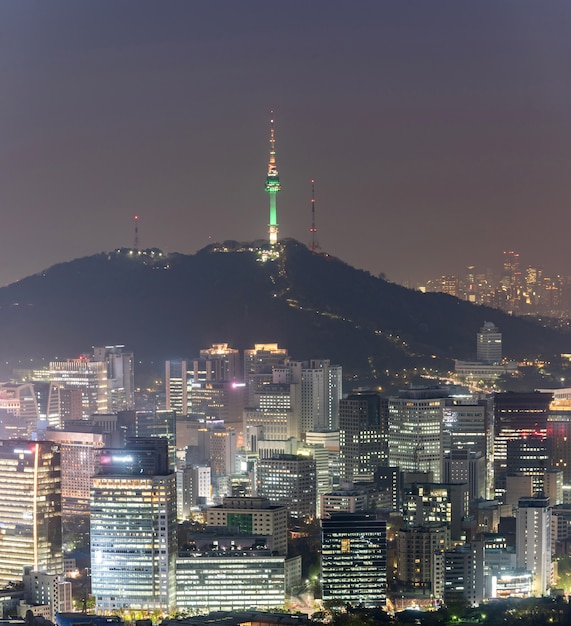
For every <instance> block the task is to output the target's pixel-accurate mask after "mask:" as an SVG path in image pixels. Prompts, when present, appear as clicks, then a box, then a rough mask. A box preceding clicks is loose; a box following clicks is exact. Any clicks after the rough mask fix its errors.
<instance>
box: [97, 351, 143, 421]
mask: <svg viewBox="0 0 571 626" xmlns="http://www.w3.org/2000/svg"><path fill="white" fill-rule="evenodd" d="M124 348H125V346H105V347H99V348H93V360H94V361H100V362H102V363H105V365H106V366H107V384H108V393H109V397H108V409H107V410H109V411H126V410H128V409H134V408H135V358H134V356H133V353H132V352H128V351H126V350H125V349H124Z"/></svg>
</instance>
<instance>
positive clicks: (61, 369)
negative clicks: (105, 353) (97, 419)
mask: <svg viewBox="0 0 571 626" xmlns="http://www.w3.org/2000/svg"><path fill="white" fill-rule="evenodd" d="M50 383H52V386H54V387H59V388H62V389H79V390H81V394H82V407H83V410H82V417H83V419H89V417H91V415H93V414H94V413H107V412H108V410H109V408H108V383H107V363H105V362H103V361H93V360H91V358H89V357H86V356H83V357H81V358H79V359H67V360H65V361H51V362H50ZM50 395H51V393H50ZM48 405H49V407H50V408H49V409H48V412H51V411H52V405H53V401H52V400H51V398H50V400H49V401H48ZM60 419H61V418H60ZM48 421H49V422H50V425H52V426H56V427H59V426H60V424H57V423H56V422H57V419H56V420H55V421H54V418H53V416H51V415H48Z"/></svg>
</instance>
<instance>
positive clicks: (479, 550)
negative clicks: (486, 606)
mask: <svg viewBox="0 0 571 626" xmlns="http://www.w3.org/2000/svg"><path fill="white" fill-rule="evenodd" d="M434 559H435V566H434V572H435V577H434V581H433V594H434V596H435V597H436V598H439V599H440V598H442V599H444V601H445V602H448V603H452V602H459V601H460V602H461V601H464V602H466V603H467V604H469V605H470V606H472V607H474V606H478V605H479V604H480V603H482V602H483V601H484V597H485V588H484V544H483V542H480V541H477V542H473V543H468V544H464V545H458V546H455V547H454V548H453V549H452V550H445V551H444V552H439V551H437V552H435V554H434Z"/></svg>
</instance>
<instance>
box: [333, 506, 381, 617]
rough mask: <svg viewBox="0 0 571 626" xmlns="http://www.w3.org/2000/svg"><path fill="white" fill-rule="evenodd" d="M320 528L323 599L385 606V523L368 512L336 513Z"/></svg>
mask: <svg viewBox="0 0 571 626" xmlns="http://www.w3.org/2000/svg"><path fill="white" fill-rule="evenodd" d="M321 528H322V553H321V568H322V579H323V600H330V601H338V602H340V603H343V604H351V605H364V606H372V607H382V606H385V604H386V600H387V589H386V586H387V525H386V522H384V521H382V520H378V519H377V518H376V517H375V516H374V515H372V514H369V513H335V514H333V515H332V516H331V518H330V519H323V520H322V521H321Z"/></svg>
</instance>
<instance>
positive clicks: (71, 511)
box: [45, 430, 103, 522]
mask: <svg viewBox="0 0 571 626" xmlns="http://www.w3.org/2000/svg"><path fill="white" fill-rule="evenodd" d="M45 438H46V440H47V441H53V442H54V443H57V444H58V445H59V446H60V449H61V498H62V518H63V520H64V522H65V521H67V520H70V521H73V519H74V518H77V517H78V516H82V515H83V516H88V515H89V492H90V489H91V478H92V477H93V476H94V474H95V472H96V468H97V459H98V456H99V452H100V450H101V448H102V447H103V435H101V434H95V433H89V432H79V433H76V432H69V431H65V430H48V431H47V432H46V436H45Z"/></svg>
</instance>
